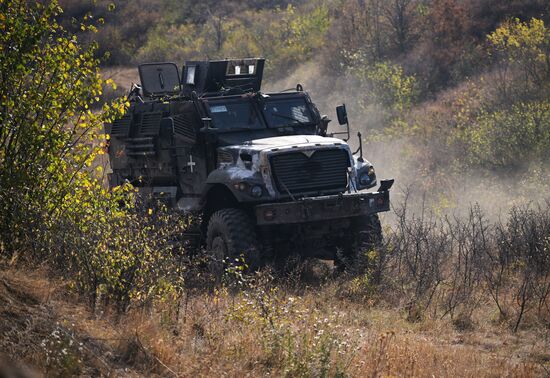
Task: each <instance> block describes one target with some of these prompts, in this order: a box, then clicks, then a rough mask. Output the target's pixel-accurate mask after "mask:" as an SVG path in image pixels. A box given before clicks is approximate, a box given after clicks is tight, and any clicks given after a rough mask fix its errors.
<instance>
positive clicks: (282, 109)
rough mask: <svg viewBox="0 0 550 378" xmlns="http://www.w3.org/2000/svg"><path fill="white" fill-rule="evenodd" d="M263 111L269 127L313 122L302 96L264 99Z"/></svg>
mask: <svg viewBox="0 0 550 378" xmlns="http://www.w3.org/2000/svg"><path fill="white" fill-rule="evenodd" d="M263 111H264V115H265V118H266V120H267V123H268V125H269V126H270V127H282V126H289V125H303V124H309V123H312V122H313V120H312V117H311V113H310V111H309V109H308V107H307V105H306V102H305V100H304V99H302V98H295V99H284V100H270V101H266V102H265V103H264V108H263Z"/></svg>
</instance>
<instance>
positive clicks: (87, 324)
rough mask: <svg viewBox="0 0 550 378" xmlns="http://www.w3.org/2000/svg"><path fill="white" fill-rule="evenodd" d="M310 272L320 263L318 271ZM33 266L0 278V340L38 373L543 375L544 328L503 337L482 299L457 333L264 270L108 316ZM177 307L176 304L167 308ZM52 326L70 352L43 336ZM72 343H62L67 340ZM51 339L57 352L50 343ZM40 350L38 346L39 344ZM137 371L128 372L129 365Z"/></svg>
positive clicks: (339, 283) (339, 282) (549, 367)
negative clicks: (241, 282) (243, 280)
mask: <svg viewBox="0 0 550 378" xmlns="http://www.w3.org/2000/svg"><path fill="white" fill-rule="evenodd" d="M321 271H322V270H321ZM44 277H45V275H44V274H43V273H41V272H35V273H32V274H29V273H28V272H24V273H23V272H17V271H3V272H2V273H1V275H0V283H1V285H2V286H1V290H0V304H1V310H0V311H1V313H2V315H1V317H2V322H1V324H2V326H1V329H2V333H1V335H2V336H1V338H0V346H1V348H0V349H2V350H3V351H4V353H6V354H7V355H8V357H11V358H12V359H13V358H17V359H20V360H22V361H23V362H25V363H27V364H30V365H31V366H33V367H35V368H37V369H38V370H40V371H43V372H46V373H48V374H50V375H52V374H53V375H55V374H58V373H61V374H66V373H71V374H84V375H86V374H103V375H115V376H120V375H128V376H138V375H144V376H150V375H161V376H221V375H229V376H259V375H268V374H269V375H275V376H358V377H359V376H361V377H363V376H372V377H378V376H472V377H473V376H475V377H478V376H482V377H493V376H514V377H534V376H543V375H545V374H548V373H549V372H550V364H549V361H550V352H549V350H550V349H549V331H548V329H544V328H540V327H539V328H537V327H530V328H524V329H522V330H521V331H520V332H518V333H517V334H513V333H512V332H511V330H510V329H509V328H507V327H503V326H502V325H501V324H499V323H498V322H496V321H494V316H493V315H492V313H494V309H493V308H491V307H490V306H488V307H487V309H486V312H485V313H484V316H480V317H478V318H477V319H476V321H475V324H474V325H473V326H472V327H471V328H470V329H469V330H468V331H460V330H458V329H457V327H456V324H453V322H451V321H450V320H447V319H445V320H441V319H430V318H429V317H426V318H425V319H424V320H421V321H419V322H415V323H411V322H408V321H407V320H406V312H405V311H404V310H401V309H399V308H395V307H392V308H390V307H389V306H387V305H385V304H384V301H382V300H381V299H380V298H377V299H376V300H375V298H373V299H372V300H369V299H367V300H361V301H358V300H356V299H350V298H349V297H347V296H346V295H345V294H343V293H345V290H343V288H344V287H345V286H346V285H347V284H348V283H349V282H348V281H346V279H343V278H339V279H334V280H333V279H327V278H330V277H316V278H315V279H314V280H311V279H308V282H310V284H309V287H307V285H306V284H305V283H304V282H305V281H304V279H303V278H300V279H299V280H302V281H301V282H302V284H300V282H298V283H296V282H293V283H292V284H290V283H289V282H288V281H287V280H285V282H280V281H279V280H273V279H272V278H270V276H269V275H268V274H267V273H264V274H262V275H260V276H258V277H256V278H255V279H252V280H249V282H248V283H247V284H246V285H245V286H246V287H245V288H241V289H239V290H236V289H235V288H232V289H231V288H229V286H228V287H226V288H221V289H219V290H216V291H214V292H207V291H204V290H199V289H193V290H191V289H190V290H189V291H188V292H187V293H185V295H184V296H183V297H182V298H181V300H180V301H179V304H178V305H177V306H174V305H172V304H158V305H157V306H155V309H153V308H148V309H142V310H140V311H139V312H133V313H130V314H127V315H124V316H123V317H121V318H116V317H115V316H114V315H110V314H108V313H107V312H104V311H102V310H101V309H96V312H95V313H92V312H90V311H89V310H87V309H86V308H85V307H83V306H81V305H79V304H78V300H77V298H76V297H72V296H71V295H69V293H70V290H69V288H68V287H67V285H65V284H64V283H63V282H59V281H48V280H46V279H45V278H44ZM176 310H178V311H176ZM55 330H61V333H62V334H63V335H64V336H63V337H62V339H63V338H64V340H65V341H63V342H64V343H65V344H63V345H64V347H65V348H66V349H68V350H69V354H70V355H71V356H73V357H74V358H72V359H71V358H65V359H62V360H61V361H60V362H55V363H54V362H52V356H54V355H56V354H59V355H63V352H62V349H63V348H62V347H58V348H57V349H56V348H54V347H52V346H50V344H48V343H46V344H47V346H46V347H45V348H44V347H40V345H41V343H42V344H43V340H49V338H50V339H51V337H50V336H51V335H52V334H55V332H54V331H55ZM71 340H72V341H73V343H74V345H80V343H82V346H81V347H82V348H81V349H78V347H77V348H73V349H71V347H69V346H68V344H66V343H67V341H68V342H69V343H70V341H71ZM60 348H61V349H60ZM46 349H50V352H46ZM138 372H139V373H138Z"/></svg>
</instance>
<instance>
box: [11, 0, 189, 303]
mask: <svg viewBox="0 0 550 378" xmlns="http://www.w3.org/2000/svg"><path fill="white" fill-rule="evenodd" d="M0 10H1V12H0V30H1V33H0V34H1V36H0V49H1V51H0V75H1V82H0V98H1V111H0V125H1V127H0V260H1V261H6V260H8V261H9V260H11V261H12V263H13V262H16V261H17V260H18V259H21V260H24V261H29V262H32V263H37V262H47V263H49V264H50V266H51V267H52V268H53V269H55V270H57V271H58V272H59V273H61V274H62V275H65V276H70V277H71V278H72V279H73V282H74V285H75V287H76V289H78V291H79V292H80V293H82V294H83V295H85V296H86V297H87V298H88V299H89V300H90V303H91V304H92V305H95V304H96V300H97V298H98V297H103V298H105V299H107V300H109V299H113V300H115V301H116V303H117V305H118V307H119V308H120V309H125V307H126V306H128V304H129V301H130V299H134V300H138V301H145V300H147V299H148V298H149V297H151V296H155V295H156V294H157V293H161V294H165V293H166V292H171V291H172V290H173V289H174V288H175V287H174V285H172V283H177V281H178V280H179V277H174V278H173V280H172V279H171V278H170V277H171V276H170V274H169V273H166V272H174V273H176V272H178V269H177V268H175V266H174V264H173V262H174V260H173V258H174V257H173V254H172V250H173V249H174V248H172V246H171V244H170V243H169V242H170V241H173V240H174V238H176V237H177V236H179V235H180V231H181V230H182V229H183V228H184V226H185V222H184V220H183V219H181V217H178V218H175V219H173V217H171V216H169V215H163V214H164V213H163V212H162V211H161V210H158V209H156V210H155V211H154V212H153V211H152V209H151V210H150V211H149V212H148V213H147V212H146V213H145V214H143V211H142V210H141V211H142V213H140V210H139V209H141V208H142V207H143V206H134V201H135V200H134V198H133V189H132V188H131V187H130V186H129V185H128V186H122V187H118V188H116V189H115V190H112V191H107V190H106V189H105V188H104V178H105V173H106V172H105V162H102V161H101V159H100V158H101V155H103V154H104V149H105V144H106V142H107V141H106V140H105V137H104V135H103V134H102V133H103V123H104V122H105V121H108V120H110V119H111V118H112V117H113V116H115V115H117V114H120V113H121V112H122V111H124V108H125V106H126V104H124V102H123V101H120V100H119V101H117V102H115V103H112V104H106V105H104V106H103V108H102V109H101V110H100V111H92V110H91V107H92V105H93V104H95V103H98V102H99V101H100V96H101V95H102V91H103V87H104V86H105V85H110V84H112V83H109V82H108V81H104V80H103V79H102V78H101V76H100V72H99V60H98V59H97V58H95V57H94V55H95V53H96V46H95V45H93V44H92V45H90V46H89V47H87V48H83V47H82V45H81V44H80V43H79V41H78V39H77V38H76V37H75V36H74V35H73V34H71V33H69V32H67V31H66V30H65V29H64V28H63V27H62V26H61V25H59V24H58V23H57V22H56V18H57V17H58V16H59V14H61V12H62V10H61V8H59V7H58V6H57V4H56V3H55V1H54V2H49V3H48V4H43V3H32V4H31V3H29V2H27V1H24V0H2V1H1V2H0ZM80 26H81V29H82V30H86V31H89V32H94V30H95V27H94V26H93V25H89V24H84V23H83V24H81V25H80ZM121 203H125V206H124V208H122V207H121ZM180 247H181V246H180ZM163 261H164V262H165V263H166V264H164V265H163Z"/></svg>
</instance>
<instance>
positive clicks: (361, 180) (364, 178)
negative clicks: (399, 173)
mask: <svg viewBox="0 0 550 378" xmlns="http://www.w3.org/2000/svg"><path fill="white" fill-rule="evenodd" d="M365 168H366V167H365ZM357 176H358V177H357V186H358V187H359V189H368V188H372V187H373V186H374V185H376V174H375V173H374V167H373V166H369V167H368V168H367V169H361V170H359V172H357Z"/></svg>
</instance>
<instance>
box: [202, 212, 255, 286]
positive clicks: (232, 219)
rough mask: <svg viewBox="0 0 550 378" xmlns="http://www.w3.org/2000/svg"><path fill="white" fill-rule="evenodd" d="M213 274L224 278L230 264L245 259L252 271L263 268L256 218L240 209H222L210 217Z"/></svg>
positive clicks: (208, 244) (208, 237) (207, 245)
mask: <svg viewBox="0 0 550 378" xmlns="http://www.w3.org/2000/svg"><path fill="white" fill-rule="evenodd" d="M206 249H207V251H208V254H209V258H210V263H209V268H210V271H211V272H212V273H213V274H214V275H215V276H216V277H217V278H220V277H221V276H222V275H223V273H224V270H225V268H226V267H227V262H234V261H235V259H238V258H239V257H240V256H241V255H243V256H244V258H245V261H246V264H247V265H248V267H249V269H250V270H254V269H257V268H258V267H259V266H260V251H259V248H258V243H257V239H256V231H255V225H254V223H253V222H252V219H251V218H250V217H249V216H248V215H247V214H246V213H245V212H244V211H242V210H240V209H222V210H218V211H216V212H215V213H214V214H212V216H211V217H210V220H209V222H208V228H207V231H206Z"/></svg>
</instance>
